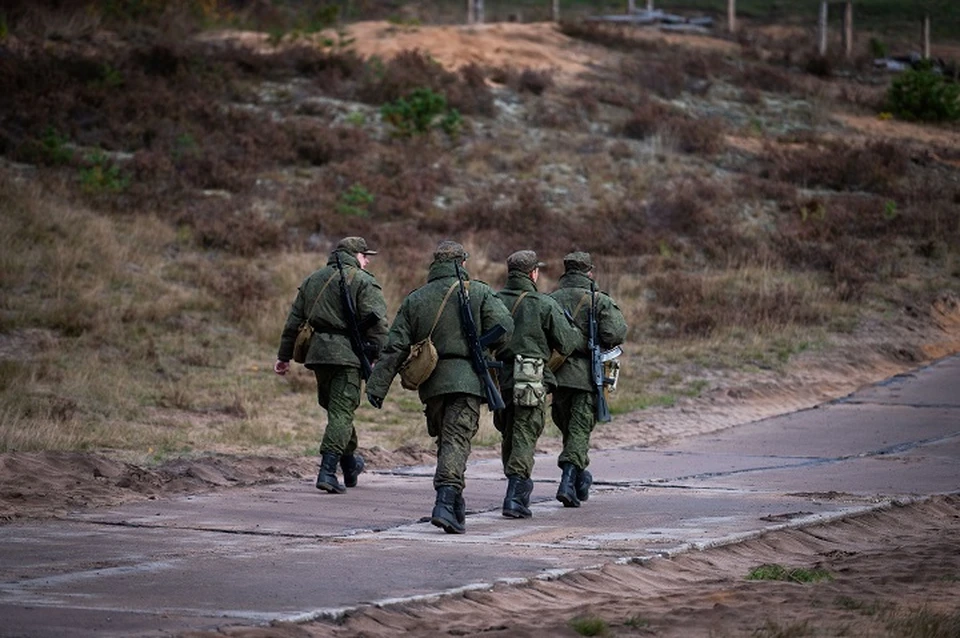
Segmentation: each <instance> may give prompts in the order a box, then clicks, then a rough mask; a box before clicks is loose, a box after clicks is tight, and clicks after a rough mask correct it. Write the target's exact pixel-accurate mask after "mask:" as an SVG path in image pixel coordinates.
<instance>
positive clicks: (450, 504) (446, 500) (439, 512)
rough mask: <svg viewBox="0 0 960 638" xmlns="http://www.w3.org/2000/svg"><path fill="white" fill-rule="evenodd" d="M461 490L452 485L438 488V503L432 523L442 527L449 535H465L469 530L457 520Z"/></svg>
mask: <svg viewBox="0 0 960 638" xmlns="http://www.w3.org/2000/svg"><path fill="white" fill-rule="evenodd" d="M459 496H460V490H458V489H457V488H456V487H454V486H452V485H441V486H440V487H438V488H437V502H436V504H435V505H434V506H433V514H431V516H430V522H431V523H433V524H434V525H436V526H437V527H442V528H443V531H445V532H446V533H447V534H463V533H464V532H465V531H467V528H466V527H465V526H464V524H463V523H461V522H460V521H459V520H458V518H457V501H458V500H459V499H458V497H459Z"/></svg>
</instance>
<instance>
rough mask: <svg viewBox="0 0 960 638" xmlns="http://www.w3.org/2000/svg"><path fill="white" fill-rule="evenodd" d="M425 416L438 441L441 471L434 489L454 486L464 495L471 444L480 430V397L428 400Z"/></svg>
mask: <svg viewBox="0 0 960 638" xmlns="http://www.w3.org/2000/svg"><path fill="white" fill-rule="evenodd" d="M424 414H425V415H426V417H427V432H429V433H430V435H431V436H436V437H437V470H436V472H435V473H434V475H433V487H434V488H439V487H442V486H444V485H452V486H454V487H456V488H457V489H459V490H461V491H462V490H463V487H464V485H465V481H464V478H463V474H464V472H465V471H466V469H467V459H468V458H469V457H470V446H471V441H473V437H474V436H475V435H476V434H477V430H478V429H479V427H480V397H476V396H473V395H472V394H441V395H440V396H437V397H433V398H432V399H427V405H426V407H425V408H424Z"/></svg>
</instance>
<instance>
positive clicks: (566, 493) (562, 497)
mask: <svg viewBox="0 0 960 638" xmlns="http://www.w3.org/2000/svg"><path fill="white" fill-rule="evenodd" d="M560 470H561V472H562V473H561V474H560V487H558V488H557V500H558V501H560V502H561V503H563V506H564V507H580V499H579V498H577V487H576V480H577V466H576V465H574V464H573V463H561V464H560Z"/></svg>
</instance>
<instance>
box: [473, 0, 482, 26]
mask: <svg viewBox="0 0 960 638" xmlns="http://www.w3.org/2000/svg"><path fill="white" fill-rule="evenodd" d="M473 4H474V7H475V8H476V11H477V24H483V18H484V16H483V0H473Z"/></svg>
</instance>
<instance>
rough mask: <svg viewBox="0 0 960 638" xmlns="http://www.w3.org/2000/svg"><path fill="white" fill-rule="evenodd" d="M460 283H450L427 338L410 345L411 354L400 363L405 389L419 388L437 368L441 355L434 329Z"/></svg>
mask: <svg viewBox="0 0 960 638" xmlns="http://www.w3.org/2000/svg"><path fill="white" fill-rule="evenodd" d="M458 285H459V282H457V281H455V282H453V283H452V284H450V289H449V290H447V294H446V295H444V296H443V301H442V302H441V303H440V308H439V310H437V316H436V317H435V318H434V320H433V325H432V326H431V327H430V332H429V333H428V334H427V336H426V338H425V339H421V340H420V341H418V342H416V343H415V344H413V345H412V346H410V354H409V355H407V358H406V359H404V361H403V363H402V364H401V365H400V385H401V386H402V387H403V388H404V389H405V390H416V389H417V388H419V387H420V384H421V383H423V382H424V381H426V380H427V379H429V378H430V375H431V374H433V371H434V369H436V367H437V361H438V360H439V359H440V355H438V354H437V348H436V346H434V345H433V331H434V330H435V329H436V328H437V323H439V322H440V315H442V314H443V309H444V308H446V306H447V301H448V300H449V299H450V295H451V294H453V289H454V288H456V287H457V286H458Z"/></svg>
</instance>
